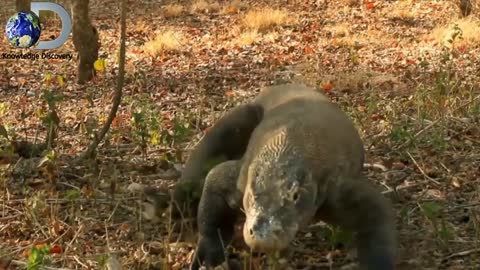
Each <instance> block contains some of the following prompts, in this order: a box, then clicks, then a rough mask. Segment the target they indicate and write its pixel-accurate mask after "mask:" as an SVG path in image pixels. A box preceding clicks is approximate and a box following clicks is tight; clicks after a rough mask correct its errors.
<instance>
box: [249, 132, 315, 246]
mask: <svg viewBox="0 0 480 270" xmlns="http://www.w3.org/2000/svg"><path fill="white" fill-rule="evenodd" d="M317 185H318V184H317V182H316V181H314V179H313V176H312V173H311V171H309V170H307V168H306V165H305V162H304V160H303V156H302V155H300V149H298V148H296V147H295V146H294V145H293V144H291V143H289V141H288V140H287V139H286V134H285V132H278V133H276V135H275V136H274V137H271V138H270V139H269V140H268V142H267V143H266V144H265V145H264V146H263V147H262V148H261V149H260V151H259V154H258V155H256V157H255V158H254V159H253V160H252V162H251V163H250V165H249V167H248V172H247V176H246V186H245V192H244V197H243V207H244V212H245V215H246V220H245V223H244V229H243V235H244V239H245V242H246V243H247V245H248V246H249V247H250V248H252V249H254V250H259V251H263V252H273V251H280V250H282V249H285V248H287V247H288V245H289V244H290V242H291V241H292V240H293V238H294V237H295V235H296V233H297V231H298V230H299V229H300V228H301V227H302V226H303V225H305V223H306V222H308V220H309V219H310V218H312V216H313V215H314V214H315V212H316V208H317V207H316V202H317V193H318V187H317Z"/></svg>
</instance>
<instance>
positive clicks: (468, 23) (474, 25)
mask: <svg viewBox="0 0 480 270" xmlns="http://www.w3.org/2000/svg"><path fill="white" fill-rule="evenodd" d="M455 25H457V26H458V28H459V29H461V33H462V39H459V38H456V39H455V40H454V41H453V43H454V44H455V45H456V46H457V45H458V46H476V45H479V44H480V20H478V19H475V18H472V17H468V18H463V19H459V20H456V21H453V22H451V23H449V24H448V25H444V26H439V27H437V28H435V29H434V30H433V32H432V37H433V38H434V39H435V40H436V41H438V42H439V43H442V44H444V45H445V46H447V47H450V46H451V45H452V38H453V36H454V35H455V32H456V30H455Z"/></svg>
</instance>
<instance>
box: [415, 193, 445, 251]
mask: <svg viewBox="0 0 480 270" xmlns="http://www.w3.org/2000/svg"><path fill="white" fill-rule="evenodd" d="M420 209H421V210H422V212H423V214H424V215H425V217H426V218H427V219H428V220H429V221H430V222H431V224H432V226H433V229H434V231H435V234H436V235H437V236H438V239H439V240H440V241H439V243H440V244H441V245H442V246H443V247H446V244H447V241H448V240H451V239H452V237H453V234H452V230H451V228H450V227H449V226H448V224H447V222H446V221H445V219H444V218H443V217H442V214H443V207H442V206H441V205H440V204H438V203H436V202H424V203H422V204H420Z"/></svg>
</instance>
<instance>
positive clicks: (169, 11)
mask: <svg viewBox="0 0 480 270" xmlns="http://www.w3.org/2000/svg"><path fill="white" fill-rule="evenodd" d="M184 10H185V8H184V7H183V6H182V5H179V4H170V5H166V6H165V7H164V8H163V16H165V18H173V17H178V16H180V15H182V13H183V11H184Z"/></svg>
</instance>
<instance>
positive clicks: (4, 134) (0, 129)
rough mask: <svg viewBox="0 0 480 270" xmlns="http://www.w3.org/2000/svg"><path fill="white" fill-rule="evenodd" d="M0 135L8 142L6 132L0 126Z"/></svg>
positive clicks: (3, 127)
mask: <svg viewBox="0 0 480 270" xmlns="http://www.w3.org/2000/svg"><path fill="white" fill-rule="evenodd" d="M0 135H1V136H3V137H5V138H6V139H7V140H8V132H7V129H6V128H5V126H3V125H0Z"/></svg>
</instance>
